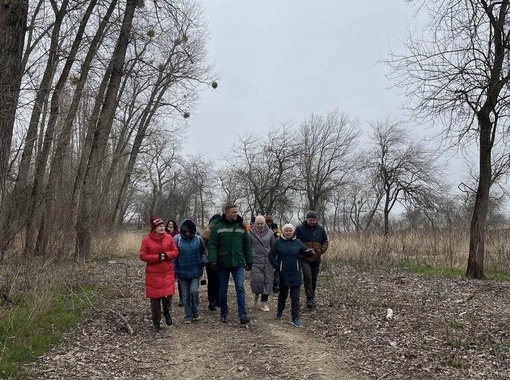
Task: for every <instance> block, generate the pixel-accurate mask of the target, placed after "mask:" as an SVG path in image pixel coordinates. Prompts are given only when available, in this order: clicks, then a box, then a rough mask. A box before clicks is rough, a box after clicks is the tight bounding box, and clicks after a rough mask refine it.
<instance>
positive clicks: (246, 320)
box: [239, 317, 250, 325]
mask: <svg viewBox="0 0 510 380" xmlns="http://www.w3.org/2000/svg"><path fill="white" fill-rule="evenodd" d="M239 321H240V322H241V324H242V325H246V324H248V323H250V318H248V317H244V318H239Z"/></svg>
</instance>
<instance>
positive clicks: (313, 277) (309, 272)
mask: <svg viewBox="0 0 510 380" xmlns="http://www.w3.org/2000/svg"><path fill="white" fill-rule="evenodd" d="M299 264H300V265H301V269H302V271H303V282H304V285H305V293H306V301H307V302H309V301H314V300H315V288H316V287H317V277H319V267H320V263H317V262H313V263H312V262H309V261H306V260H302V261H300V262H299Z"/></svg>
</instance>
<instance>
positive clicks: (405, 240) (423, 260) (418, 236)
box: [94, 230, 510, 273]
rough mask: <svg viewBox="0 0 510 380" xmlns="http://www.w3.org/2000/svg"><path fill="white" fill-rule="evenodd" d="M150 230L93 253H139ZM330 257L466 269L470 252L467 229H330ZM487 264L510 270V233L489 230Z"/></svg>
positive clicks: (122, 235)
mask: <svg viewBox="0 0 510 380" xmlns="http://www.w3.org/2000/svg"><path fill="white" fill-rule="evenodd" d="M147 233H148V231H147V230H127V231H121V232H119V233H118V234H116V235H109V236H104V237H102V238H100V239H97V240H96V244H95V245H94V257H95V258H104V259H108V258H111V257H132V256H136V255H138V251H139V249H140V243H141V240H142V237H143V235H145V234H147ZM329 242H330V246H329V250H328V254H327V255H326V256H325V258H326V265H327V262H328V261H329V260H331V261H342V262H347V263H352V264H364V265H375V266H377V265H410V264H412V265H416V266H422V267H429V268H436V269H450V270H452V271H464V270H465V268H466V265H467V260H468V253H469V231H467V230H454V231H447V230H433V231H427V230H407V231H400V232H398V233H395V234H393V235H391V236H388V237H384V236H382V235H377V234H369V233H367V234H360V235H358V234H355V233H334V234H332V233H330V234H329ZM485 268H486V270H489V271H492V272H500V273H510V233H509V231H506V230H500V231H490V232H489V233H488V234H487V238H486V252H485Z"/></svg>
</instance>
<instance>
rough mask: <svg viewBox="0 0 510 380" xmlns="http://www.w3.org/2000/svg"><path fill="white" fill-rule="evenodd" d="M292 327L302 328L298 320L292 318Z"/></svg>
mask: <svg viewBox="0 0 510 380" xmlns="http://www.w3.org/2000/svg"><path fill="white" fill-rule="evenodd" d="M292 325H294V326H296V327H303V325H302V324H301V321H300V320H299V318H292Z"/></svg>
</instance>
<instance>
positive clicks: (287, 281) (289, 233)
mask: <svg viewBox="0 0 510 380" xmlns="http://www.w3.org/2000/svg"><path fill="white" fill-rule="evenodd" d="M294 230H295V228H294V226H293V225H292V224H290V223H289V224H285V225H284V226H283V228H282V231H283V235H282V236H281V237H280V238H279V239H278V240H277V241H275V243H274V244H273V246H272V247H271V251H270V252H269V261H271V264H272V265H273V267H274V268H276V269H278V271H279V274H280V293H278V308H277V310H276V319H282V316H283V310H284V309H285V302H286V301H287V296H288V294H289V291H290V302H291V310H292V314H291V315H292V324H293V325H294V326H296V327H301V326H302V324H301V320H300V319H299V308H300V305H299V294H300V291H301V284H303V273H302V272H301V266H300V265H299V256H300V255H304V256H308V257H309V256H311V255H313V251H312V250H310V249H308V248H306V247H305V245H304V244H303V243H302V242H301V241H300V240H299V239H296V238H295V237H294Z"/></svg>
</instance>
